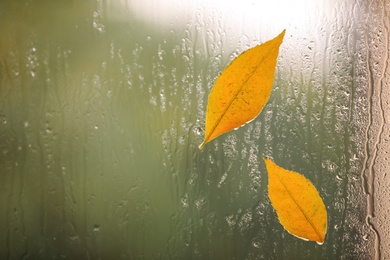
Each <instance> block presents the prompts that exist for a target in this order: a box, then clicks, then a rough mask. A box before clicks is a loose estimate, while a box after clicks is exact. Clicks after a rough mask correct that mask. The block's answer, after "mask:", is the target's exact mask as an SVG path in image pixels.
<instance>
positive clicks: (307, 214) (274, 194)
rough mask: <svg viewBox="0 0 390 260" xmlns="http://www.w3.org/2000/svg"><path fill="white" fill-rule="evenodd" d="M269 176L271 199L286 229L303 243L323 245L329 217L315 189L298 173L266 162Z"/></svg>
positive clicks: (266, 160)
mask: <svg viewBox="0 0 390 260" xmlns="http://www.w3.org/2000/svg"><path fill="white" fill-rule="evenodd" d="M264 161H265V164H266V166H267V172H268V196H269V198H270V200H271V203H272V206H273V207H274V209H275V210H276V213H277V214H278V217H279V221H280V223H281V224H282V225H283V227H284V228H285V229H286V230H287V231H288V232H290V233H291V234H293V235H294V236H297V237H299V238H301V239H304V240H311V241H316V242H317V243H319V244H322V243H324V239H325V234H326V229H327V213H326V209H325V205H324V202H323V201H322V199H321V197H320V195H319V194H318V191H317V190H316V188H315V187H314V185H313V184H312V183H311V182H310V181H309V180H308V179H306V178H305V177H303V176H302V175H301V174H299V173H297V172H292V171H288V170H286V169H283V168H281V167H279V166H277V165H276V164H275V163H274V162H272V161H271V160H270V159H268V158H265V159H264Z"/></svg>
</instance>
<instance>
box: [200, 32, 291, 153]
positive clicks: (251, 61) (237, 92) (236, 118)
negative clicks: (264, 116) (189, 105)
mask: <svg viewBox="0 0 390 260" xmlns="http://www.w3.org/2000/svg"><path fill="white" fill-rule="evenodd" d="M285 31H286V30H284V31H283V32H282V33H281V34H279V35H278V36H277V37H276V38H274V39H273V40H270V41H268V42H266V43H263V44H261V45H258V46H256V47H254V48H252V49H249V50H247V51H245V52H243V53H241V54H240V55H239V56H238V57H237V58H236V59H234V60H233V61H232V63H230V65H229V66H228V67H226V69H225V70H224V71H223V72H222V73H221V75H220V76H219V77H218V79H217V81H216V82H215V85H214V87H213V89H212V90H211V93H210V95H209V99H208V103H207V112H206V132H205V138H204V141H203V143H202V144H201V145H200V146H199V148H200V149H202V148H203V146H204V145H205V144H206V143H207V142H209V141H211V140H212V139H214V138H216V137H217V136H219V135H221V134H223V133H226V132H228V131H230V130H232V129H234V128H237V127H240V126H241V125H243V124H245V123H247V122H249V121H250V120H253V119H254V118H255V117H256V116H257V115H258V114H260V112H261V110H262V109H263V107H264V105H265V104H266V103H267V101H268V99H269V97H270V95H271V90H272V84H273V81H274V74H275V68H276V59H277V57H278V53H279V46H280V45H281V44H282V41H283V37H284V33H285Z"/></svg>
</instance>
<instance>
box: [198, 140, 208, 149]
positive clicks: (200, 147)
mask: <svg viewBox="0 0 390 260" xmlns="http://www.w3.org/2000/svg"><path fill="white" fill-rule="evenodd" d="M205 144H206V142H203V143H201V144H200V145H199V149H200V150H202V149H203V147H204V145H205Z"/></svg>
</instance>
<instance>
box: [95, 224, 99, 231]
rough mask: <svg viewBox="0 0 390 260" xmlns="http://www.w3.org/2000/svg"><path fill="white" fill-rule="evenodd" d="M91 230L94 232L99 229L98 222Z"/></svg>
mask: <svg viewBox="0 0 390 260" xmlns="http://www.w3.org/2000/svg"><path fill="white" fill-rule="evenodd" d="M93 231H94V232H98V231H100V225H98V224H95V225H93Z"/></svg>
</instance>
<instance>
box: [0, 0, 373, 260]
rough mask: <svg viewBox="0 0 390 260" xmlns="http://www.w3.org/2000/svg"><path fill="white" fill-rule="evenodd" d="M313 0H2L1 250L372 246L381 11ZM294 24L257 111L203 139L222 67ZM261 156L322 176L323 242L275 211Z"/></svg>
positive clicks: (262, 251)
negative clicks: (369, 158) (372, 43)
mask: <svg viewBox="0 0 390 260" xmlns="http://www.w3.org/2000/svg"><path fill="white" fill-rule="evenodd" d="M313 2H315V1H301V2H299V3H289V2H288V1H284V2H283V1H276V2H273V3H267V2H265V1H264V2H261V1H260V2H257V1H246V0H245V1H240V2H233V3H231V2H226V3H223V2H220V1H178V0H176V1H174V0H169V1H165V2H164V1H108V0H107V1H104V0H89V1H87V0H83V1H61V0H57V1H44V0H25V1H2V2H1V3H0V31H1V36H0V258H1V259H372V257H373V255H374V254H375V252H374V247H373V243H374V235H373V232H372V231H371V230H370V227H369V225H368V224H367V222H366V217H367V212H366V207H367V205H366V196H365V194H364V185H362V183H363V184H364V183H365V181H368V184H369V180H365V179H362V178H363V177H364V170H363V171H362V169H364V167H365V159H364V158H365V156H366V155H367V150H366V149H367V146H365V145H366V142H365V139H366V138H367V132H366V128H367V123H368V121H369V116H368V113H369V111H368V109H369V107H368V103H367V95H368V92H369V89H367V82H369V80H370V78H369V77H370V75H369V73H370V71H369V70H368V67H369V65H370V61H368V62H367V59H368V57H367V56H368V54H367V51H366V50H365V48H366V47H367V46H366V40H367V39H368V38H369V37H371V36H370V35H371V34H370V32H369V31H368V30H367V27H366V25H365V24H364V21H365V18H367V17H371V16H374V15H376V13H375V12H374V11H372V10H371V11H370V10H368V9H367V8H366V6H365V5H364V4H363V5H359V4H357V3H354V2H355V1H349V2H348V1H336V0H335V1H323V2H321V1H319V2H317V3H313ZM294 8H295V9H294ZM294 10H295V11H294ZM367 10H368V11H367ZM370 12H371V13H370ZM373 23H375V21H373ZM284 28H286V29H287V33H286V36H285V41H284V43H283V45H282V47H281V52H280V56H279V61H278V67H277V71H276V77H275V84H274V90H273V93H272V96H271V98H270V101H269V102H268V104H267V106H266V107H265V109H264V110H263V112H262V113H261V115H260V116H259V117H258V118H257V119H256V120H254V121H253V122H251V123H250V124H247V125H245V126H244V127H242V128H240V129H238V130H237V131H233V132H231V133H229V134H225V135H223V136H221V137H220V138H218V139H217V140H215V141H213V142H211V143H209V144H207V145H206V147H205V148H204V149H203V150H199V149H198V145H199V144H200V143H201V141H202V139H203V133H204V118H205V110H206V104H207V96H208V93H209V92H210V89H211V88H212V86H213V83H214V81H215V79H216V78H217V77H218V75H219V74H220V72H221V71H222V70H223V69H224V67H225V66H226V65H227V64H228V63H229V62H230V61H231V60H232V59H234V57H236V56H237V55H238V54H239V53H241V52H242V51H244V50H246V49H248V48H249V47H251V46H254V45H256V44H259V43H262V42H264V41H266V40H268V39H271V38H273V37H274V36H276V35H277V34H278V33H280V32H281V31H282V30H283V29H284ZM367 31H368V36H367ZM365 36H366V38H365ZM367 37H368V38H367ZM265 156H269V157H271V158H273V160H275V162H276V163H278V164H279V165H281V166H283V167H285V168H287V169H291V170H294V171H298V172H301V173H302V174H303V175H305V176H306V177H307V178H308V179H310V180H311V181H312V182H313V183H314V185H315V186H316V187H317V188H318V190H319V192H320V194H321V196H322V197H323V199H324V202H325V204H326V207H327V210H328V234H327V236H326V240H325V243H324V244H323V245H317V244H316V243H313V242H306V241H302V240H299V239H297V238H295V237H293V236H292V235H290V234H288V233H287V232H286V231H284V229H283V227H282V226H281V225H280V224H279V222H278V219H277V216H276V214H275V212H274V211H273V209H272V207H271V205H270V202H269V199H268V196H267V192H266V188H267V175H266V171H265V165H264V163H263V159H262V158H263V157H265ZM368 184H367V185H368Z"/></svg>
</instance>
